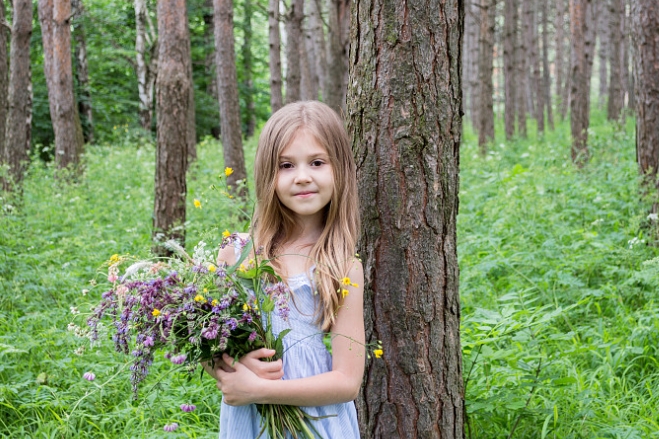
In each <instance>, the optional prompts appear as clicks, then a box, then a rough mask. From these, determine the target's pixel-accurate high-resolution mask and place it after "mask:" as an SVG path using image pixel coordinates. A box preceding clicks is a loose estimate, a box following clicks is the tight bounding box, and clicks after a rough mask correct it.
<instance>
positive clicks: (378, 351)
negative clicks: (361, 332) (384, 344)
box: [373, 349, 384, 358]
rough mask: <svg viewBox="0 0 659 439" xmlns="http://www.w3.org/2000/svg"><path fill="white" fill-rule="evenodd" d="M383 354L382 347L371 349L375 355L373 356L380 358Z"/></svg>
mask: <svg viewBox="0 0 659 439" xmlns="http://www.w3.org/2000/svg"><path fill="white" fill-rule="evenodd" d="M382 354H384V351H383V350H382V349H375V350H374V351H373V355H375V358H380V357H381V356H382Z"/></svg>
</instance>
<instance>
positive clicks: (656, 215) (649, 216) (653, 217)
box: [648, 213, 659, 222]
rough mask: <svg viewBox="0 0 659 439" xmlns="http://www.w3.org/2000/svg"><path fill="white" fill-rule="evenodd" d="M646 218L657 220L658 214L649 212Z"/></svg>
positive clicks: (658, 219) (658, 218)
mask: <svg viewBox="0 0 659 439" xmlns="http://www.w3.org/2000/svg"><path fill="white" fill-rule="evenodd" d="M648 219H649V220H650V221H653V222H657V221H659V214H656V213H651V214H649V215H648Z"/></svg>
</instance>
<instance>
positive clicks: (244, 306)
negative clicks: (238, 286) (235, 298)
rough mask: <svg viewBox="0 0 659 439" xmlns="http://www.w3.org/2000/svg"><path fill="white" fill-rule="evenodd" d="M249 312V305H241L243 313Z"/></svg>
mask: <svg viewBox="0 0 659 439" xmlns="http://www.w3.org/2000/svg"><path fill="white" fill-rule="evenodd" d="M247 310H249V305H248V304H246V303H243V311H247Z"/></svg>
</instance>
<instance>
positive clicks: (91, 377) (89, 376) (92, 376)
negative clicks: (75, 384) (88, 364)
mask: <svg viewBox="0 0 659 439" xmlns="http://www.w3.org/2000/svg"><path fill="white" fill-rule="evenodd" d="M82 377H83V378H84V379H86V380H87V381H94V380H95V379H96V375H95V374H94V372H85V373H84V374H83V375H82Z"/></svg>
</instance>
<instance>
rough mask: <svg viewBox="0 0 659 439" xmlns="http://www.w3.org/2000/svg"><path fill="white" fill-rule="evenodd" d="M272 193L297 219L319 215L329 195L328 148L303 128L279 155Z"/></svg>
mask: <svg viewBox="0 0 659 439" xmlns="http://www.w3.org/2000/svg"><path fill="white" fill-rule="evenodd" d="M275 192H276V194H277V197H278V198H279V201H281V203H282V204H283V205H284V206H286V207H288V208H289V209H290V210H291V211H293V213H294V214H295V215H296V216H297V217H298V219H299V220H305V219H312V218H313V217H315V216H320V217H322V215H323V208H324V207H325V206H327V204H328V203H329V202H330V200H331V198H332V193H333V192H334V175H333V172H332V166H331V165H330V161H329V156H328V155H327V151H326V150H325V148H323V147H322V146H321V145H320V144H318V142H317V141H316V139H315V138H314V137H313V136H312V135H311V134H309V133H308V132H307V131H306V130H304V129H302V130H300V131H298V133H297V134H296V135H295V137H294V138H293V141H292V142H291V143H290V144H289V145H288V146H287V147H286V148H284V149H283V151H282V152H281V155H280V156H279V170H278V173H277V187H276V189H275Z"/></svg>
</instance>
